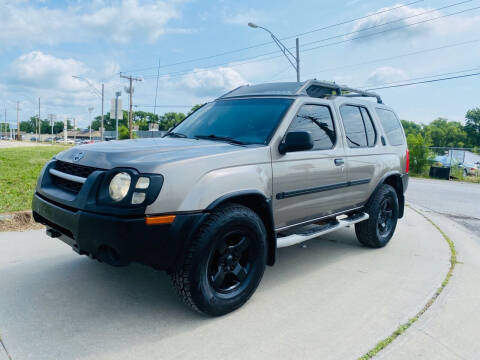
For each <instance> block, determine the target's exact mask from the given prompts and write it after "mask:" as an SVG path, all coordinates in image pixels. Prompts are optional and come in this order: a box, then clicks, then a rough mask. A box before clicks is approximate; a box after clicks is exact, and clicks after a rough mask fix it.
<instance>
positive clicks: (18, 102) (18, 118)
mask: <svg viewBox="0 0 480 360" xmlns="http://www.w3.org/2000/svg"><path fill="white" fill-rule="evenodd" d="M19 111H20V101H17V141H19V140H20V117H19Z"/></svg>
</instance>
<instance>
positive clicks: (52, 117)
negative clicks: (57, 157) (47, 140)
mask: <svg viewBox="0 0 480 360" xmlns="http://www.w3.org/2000/svg"><path fill="white" fill-rule="evenodd" d="M48 118H49V119H50V128H51V131H52V145H53V125H55V115H54V114H48Z"/></svg>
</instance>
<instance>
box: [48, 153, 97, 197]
mask: <svg viewBox="0 0 480 360" xmlns="http://www.w3.org/2000/svg"><path fill="white" fill-rule="evenodd" d="M55 169H56V170H58V171H60V172H63V173H65V174H70V175H75V176H80V177H83V178H87V177H88V176H89V175H90V174H91V173H92V172H94V171H95V170H102V169H98V168H94V167H90V166H84V165H78V164H72V163H69V162H65V161H60V160H57V162H56V163H55ZM52 181H53V183H54V184H55V185H57V186H58V187H59V188H62V189H64V190H67V191H70V192H73V193H76V194H78V193H79V192H80V189H81V188H82V186H83V184H82V183H79V182H76V181H71V180H67V179H63V178H60V177H58V176H55V175H53V176H52Z"/></svg>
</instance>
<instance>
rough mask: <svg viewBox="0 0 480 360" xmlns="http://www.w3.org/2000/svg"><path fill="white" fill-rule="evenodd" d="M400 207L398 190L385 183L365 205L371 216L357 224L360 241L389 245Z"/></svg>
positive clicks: (373, 245) (382, 245) (379, 245)
mask: <svg viewBox="0 0 480 360" xmlns="http://www.w3.org/2000/svg"><path fill="white" fill-rule="evenodd" d="M398 207H399V206H398V197H397V192H396V191H395V189H394V188H393V187H391V186H390V185H387V184H383V185H382V186H381V187H380V188H379V189H378V190H377V191H376V192H375V193H374V194H373V195H372V197H371V198H370V200H369V201H368V203H367V205H366V206H365V211H366V212H367V213H368V214H369V215H370V218H369V219H368V220H366V221H362V222H360V223H357V224H355V233H356V234H357V238H358V241H360V242H361V243H362V244H363V245H365V246H368V247H372V248H381V247H384V246H385V245H387V244H388V242H389V241H390V239H391V238H392V236H393V233H394V232H395V228H396V226H397V220H398Z"/></svg>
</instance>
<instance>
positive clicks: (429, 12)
mask: <svg viewBox="0 0 480 360" xmlns="http://www.w3.org/2000/svg"><path fill="white" fill-rule="evenodd" d="M472 1H473V0H465V1H460V2H457V3H454V4H450V5H446V6H442V7H439V8H436V9H431V10H427V11H424V12H421V13H418V14H415V15H410V16H406V17H403V18H400V19H395V20H391V21H387V22H384V23H382V24H377V25H373V26H370V27H368V28H364V29H360V30H356V31H351V32H349V33H344V34H340V35H335V36H331V37H328V38H323V39H320V40H315V41H311V42H308V43H305V44H303V46H305V45H312V44H317V43H319V42H324V41H328V40H333V39H338V38H341V37H344V36H348V35H353V34H357V33H359V32H362V31H367V30H371V29H375V28H378V27H382V26H385V25H390V24H395V23H398V22H401V21H404V20H408V19H413V18H416V17H419V16H423V15H427V14H431V13H435V12H437V11H440V10H445V9H449V8H451V7H454V6H459V5H463V4H466V3H469V2H472Z"/></svg>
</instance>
